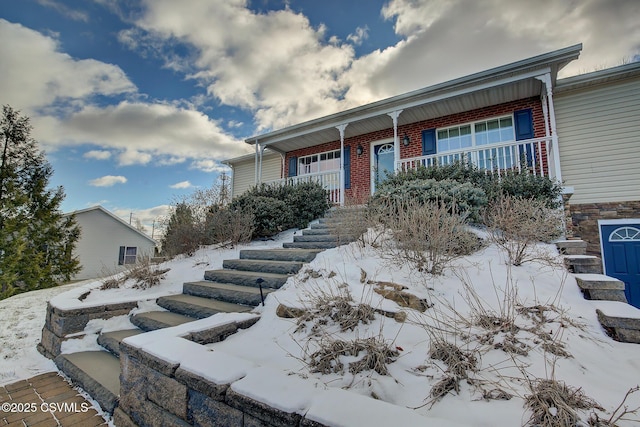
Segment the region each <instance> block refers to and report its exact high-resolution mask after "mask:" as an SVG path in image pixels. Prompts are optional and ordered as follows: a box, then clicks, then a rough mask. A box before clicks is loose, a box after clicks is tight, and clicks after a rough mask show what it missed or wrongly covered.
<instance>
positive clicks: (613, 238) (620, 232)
mask: <svg viewBox="0 0 640 427" xmlns="http://www.w3.org/2000/svg"><path fill="white" fill-rule="evenodd" d="M625 240H626V241H632V240H640V230H639V229H637V228H635V227H620V228H618V229H616V230H614V231H613V232H612V233H611V234H610V235H609V241H610V242H619V241H625Z"/></svg>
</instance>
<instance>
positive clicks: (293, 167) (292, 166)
mask: <svg viewBox="0 0 640 427" xmlns="http://www.w3.org/2000/svg"><path fill="white" fill-rule="evenodd" d="M296 175H298V158H297V157H289V176H296Z"/></svg>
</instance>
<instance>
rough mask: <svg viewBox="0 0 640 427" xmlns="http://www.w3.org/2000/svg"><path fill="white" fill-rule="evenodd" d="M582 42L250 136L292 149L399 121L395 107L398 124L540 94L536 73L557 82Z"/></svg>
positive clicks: (274, 147) (277, 147) (275, 148)
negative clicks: (342, 128) (341, 133)
mask: <svg viewBox="0 0 640 427" xmlns="http://www.w3.org/2000/svg"><path fill="white" fill-rule="evenodd" d="M581 50H582V44H576V45H573V46H569V47H566V48H563V49H559V50H556V51H552V52H548V53H545V54H542V55H538V56H534V57H531V58H527V59H524V60H521V61H518V62H514V63H511V64H507V65H503V66H500V67H497V68H492V69H489V70H485V71H481V72H479V73H475V74H471V75H468V76H465V77H461V78H458V79H454V80H450V81H447V82H444V83H439V84H436V85H433V86H428V87H426V88H422V89H418V90H415V91H412V92H408V93H405V94H401V95H397V96H394V97H391V98H387V99H384V100H381V101H377V102H373V103H370V104H366V105H363V106H360V107H356V108H352V109H349V110H345V111H342V112H339V113H335V114H331V115H328V116H324V117H321V118H318V119H314V120H310V121H307V122H303V123H300V124H297V125H293V126H289V127H286V128H283V129H279V130H276V131H272V132H269V133H265V134H262V135H256V136H253V137H251V138H248V139H246V140H245V142H246V143H247V144H251V145H254V144H256V143H259V144H260V145H262V146H265V147H269V148H270V149H272V150H273V151H277V152H280V153H286V152H288V151H292V150H296V149H300V148H305V147H311V146H314V145H318V144H322V143H326V142H331V141H335V140H338V139H340V136H339V132H338V130H337V129H336V126H339V125H342V124H348V126H347V127H346V129H345V138H349V137H352V136H357V135H362V134H366V133H370V132H375V131H378V130H382V129H387V128H389V127H391V126H393V122H392V119H391V117H390V116H389V115H388V114H389V113H392V112H393V111H398V110H402V113H401V114H400V116H399V117H398V125H399V126H401V125H403V124H408V123H413V122H417V121H421V120H427V119H430V118H437V117H443V116H447V115H450V114H455V113H460V112H464V111H469V110H474V109H477V108H482V107H487V106H490V105H496V104H501V103H504V102H509V101H514V100H518V99H523V98H528V97H531V96H538V95H540V94H541V93H542V89H543V87H542V82H541V81H540V80H538V79H536V78H535V77H536V76H539V75H542V74H546V73H549V74H550V76H551V81H552V84H553V85H555V82H556V78H557V75H558V71H559V70H560V69H562V68H563V67H564V66H565V65H567V64H568V63H569V62H571V61H573V60H574V59H577V58H578V56H579V55H580V51H581Z"/></svg>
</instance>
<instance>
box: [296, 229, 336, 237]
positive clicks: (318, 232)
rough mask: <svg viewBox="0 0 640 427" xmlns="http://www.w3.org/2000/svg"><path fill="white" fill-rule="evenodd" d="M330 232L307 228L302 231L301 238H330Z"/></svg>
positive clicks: (329, 230)
mask: <svg viewBox="0 0 640 427" xmlns="http://www.w3.org/2000/svg"><path fill="white" fill-rule="evenodd" d="M332 230H333V229H330V228H307V229H305V230H302V235H303V236H330V235H332V234H333V233H332Z"/></svg>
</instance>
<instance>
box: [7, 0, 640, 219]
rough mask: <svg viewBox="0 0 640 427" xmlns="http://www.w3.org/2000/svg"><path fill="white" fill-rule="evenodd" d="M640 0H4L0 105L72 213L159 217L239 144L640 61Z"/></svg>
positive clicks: (243, 149) (207, 179) (211, 178)
mask: <svg viewBox="0 0 640 427" xmlns="http://www.w3.org/2000/svg"><path fill="white" fill-rule="evenodd" d="M638 22H640V2H638V1H636V0H582V1H568V0H567V1H554V0H532V1H526V0H522V1H504V0H485V1H482V2H478V1H470V0H367V1H356V0H323V1H317V0H289V1H282V0H255V1H248V0H181V1H174V0H67V1H63V0H21V1H13V0H0V40H2V43H1V44H0V58H1V60H0V104H10V105H12V106H13V107H14V108H18V109H20V110H21V111H22V112H23V113H24V114H27V115H28V116H29V117H31V120H32V124H33V126H34V131H33V136H34V137H35V138H36V139H37V140H38V141H39V142H40V144H41V146H42V147H43V148H44V149H45V150H46V151H47V154H48V159H49V161H50V162H51V163H52V165H53V167H54V170H55V175H54V178H53V184H54V185H63V186H64V188H65V191H66V194H67V197H66V200H65V202H64V204H63V206H62V208H63V210H64V211H71V210H76V209H84V208H86V207H89V206H92V205H95V204H102V205H103V206H104V207H106V208H107V209H109V210H111V211H113V212H115V213H116V214H118V215H120V216H122V217H123V218H125V219H127V220H128V219H129V216H130V214H131V213H133V216H134V218H138V219H140V220H141V221H142V222H143V223H145V224H147V225H149V224H151V223H152V222H153V221H154V220H158V219H159V217H160V216H162V215H164V214H166V211H167V207H168V206H169V205H170V204H171V203H172V202H173V201H175V200H176V199H177V198H179V197H181V196H183V195H186V194H189V193H191V192H192V191H193V190H194V189H195V188H206V187H209V186H211V184H213V183H214V182H215V180H216V179H217V177H218V175H219V174H220V172H221V171H223V170H224V167H223V166H222V165H221V164H220V161H221V160H223V159H226V158H231V157H235V156H238V155H242V154H245V153H247V152H250V149H249V146H247V145H246V144H244V142H243V140H244V139H245V138H247V137H250V136H253V135H256V134H259V133H261V132H265V131H269V130H272V129H278V128H281V127H284V126H287V125H291V124H295V123H298V122H300V121H304V120H309V119H313V118H316V117H320V116H323V115H326V114H331V113H334V112H337V111H340V110H343V109H346V108H352V107H355V106H358V105H362V104H366V103H369V102H373V101H376V100H379V99H383V98H386V97H389V96H393V95H397V94H400V93H403V92H407V91H410V90H414V89H418V88H420V87H424V86H427V85H431V84H435V83H438V82H442V81H446V80H450V79H453V78H456V77H460V76H463V75H467V74H469V73H473V72H477V71H481V70H484V69H487V68H491V67H495V66H498V65H502V64H505V63H509V62H513V61H517V60H520V59H524V58H527V57H529V56H532V55H536V54H540V53H543V52H547V51H550V50H555V49H559V48H562V47H566V46H569V45H572V44H575V43H583V44H584V50H583V52H582V56H581V59H580V60H578V61H575V62H574V63H573V64H571V65H570V66H569V67H567V69H566V70H565V71H564V75H571V74H577V73H581V72H586V71H592V70H594V69H599V68H603V67H608V66H614V65H618V64H620V63H621V62H622V61H629V60H637V59H639V58H640V26H639V25H638V24H637V23H638Z"/></svg>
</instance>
